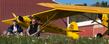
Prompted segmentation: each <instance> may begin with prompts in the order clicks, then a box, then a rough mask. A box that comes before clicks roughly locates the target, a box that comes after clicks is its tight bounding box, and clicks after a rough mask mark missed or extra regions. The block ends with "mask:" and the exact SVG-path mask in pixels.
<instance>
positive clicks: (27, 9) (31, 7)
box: [0, 0, 52, 33]
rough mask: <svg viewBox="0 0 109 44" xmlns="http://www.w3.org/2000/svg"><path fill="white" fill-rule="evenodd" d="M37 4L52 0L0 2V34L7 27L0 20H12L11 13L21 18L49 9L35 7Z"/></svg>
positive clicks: (8, 0) (6, 0)
mask: <svg viewBox="0 0 109 44" xmlns="http://www.w3.org/2000/svg"><path fill="white" fill-rule="evenodd" d="M39 2H52V0H0V33H2V32H3V31H4V30H6V29H7V27H8V25H7V24H4V23H2V22H1V20H5V19H10V18H13V16H12V14H11V13H12V12H14V13H16V15H21V16H23V15H31V14H34V13H37V12H41V11H44V10H48V9H50V8H46V7H42V6H39V5H36V4H37V3H39Z"/></svg>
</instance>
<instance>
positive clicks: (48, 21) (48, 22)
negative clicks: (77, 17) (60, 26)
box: [31, 13, 57, 36]
mask: <svg viewBox="0 0 109 44" xmlns="http://www.w3.org/2000/svg"><path fill="white" fill-rule="evenodd" d="M56 14H57V13H55V14H54V15H53V16H52V17H50V18H49V19H48V20H47V23H46V22H45V23H44V24H43V25H42V26H41V29H40V30H39V31H38V32H36V33H34V34H32V35H31V36H33V35H35V34H38V33H40V32H41V31H42V30H44V28H45V27H46V26H47V25H49V24H50V23H52V22H53V21H51V22H50V20H52V19H53V18H54V17H55V16H56Z"/></svg>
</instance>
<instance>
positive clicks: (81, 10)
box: [38, 3, 109, 14]
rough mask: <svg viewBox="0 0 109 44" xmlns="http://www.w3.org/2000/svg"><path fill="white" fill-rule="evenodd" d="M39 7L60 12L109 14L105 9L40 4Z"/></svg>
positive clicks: (107, 9)
mask: <svg viewBox="0 0 109 44" xmlns="http://www.w3.org/2000/svg"><path fill="white" fill-rule="evenodd" d="M38 5H41V6H45V7H49V8H54V9H58V10H66V11H77V12H88V13H105V14H109V8H103V7H91V6H78V5H62V4H55V3H38Z"/></svg>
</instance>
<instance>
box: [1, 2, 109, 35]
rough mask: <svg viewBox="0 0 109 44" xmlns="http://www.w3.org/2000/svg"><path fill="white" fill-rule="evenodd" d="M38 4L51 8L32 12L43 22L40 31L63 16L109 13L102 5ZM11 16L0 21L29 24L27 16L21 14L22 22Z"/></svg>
mask: <svg viewBox="0 0 109 44" xmlns="http://www.w3.org/2000/svg"><path fill="white" fill-rule="evenodd" d="M38 5H41V6H45V7H49V8H53V9H51V10H47V11H43V12H39V13H35V14H32V16H33V17H34V18H36V17H39V18H40V20H41V22H42V23H43V25H42V26H41V27H42V28H41V30H40V31H42V30H43V29H45V28H47V27H50V23H52V22H53V21H55V20H57V19H60V18H65V17H68V16H73V15H75V14H76V15H80V14H82V13H84V12H85V13H100V14H105V15H107V14H109V8H103V7H91V6H78V5H62V4H55V3H38ZM13 16H14V17H15V18H12V19H7V20H2V22H4V23H6V24H12V21H13V20H17V21H18V22H19V24H21V25H24V27H26V28H27V27H28V26H29V22H30V21H31V19H30V18H29V17H28V16H22V18H23V20H24V22H22V21H21V20H20V19H19V18H20V17H19V16H15V15H13ZM91 20H92V19H91ZM94 21H96V20H94ZM96 22H97V21H96ZM104 22H106V21H104ZM25 25H26V26H25ZM102 25H104V26H106V27H108V26H107V22H106V23H104V24H102ZM52 27H55V26H52ZM56 28H57V27H56ZM56 28H54V29H52V30H56ZM48 29H49V28H48ZM59 29H60V27H58V29H57V30H59ZM61 29H62V28H61ZM40 31H39V32H40ZM65 31H66V30H64V29H62V30H61V32H59V33H64V34H65ZM51 32H53V31H51ZM56 32H58V31H56Z"/></svg>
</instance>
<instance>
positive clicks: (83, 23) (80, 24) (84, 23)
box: [77, 20, 101, 26]
mask: <svg viewBox="0 0 109 44" xmlns="http://www.w3.org/2000/svg"><path fill="white" fill-rule="evenodd" d="M97 21H98V22H100V23H101V21H100V20H97ZM91 22H93V20H89V21H83V22H78V23H77V24H78V26H88V25H95V24H98V23H96V22H94V23H91Z"/></svg>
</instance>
